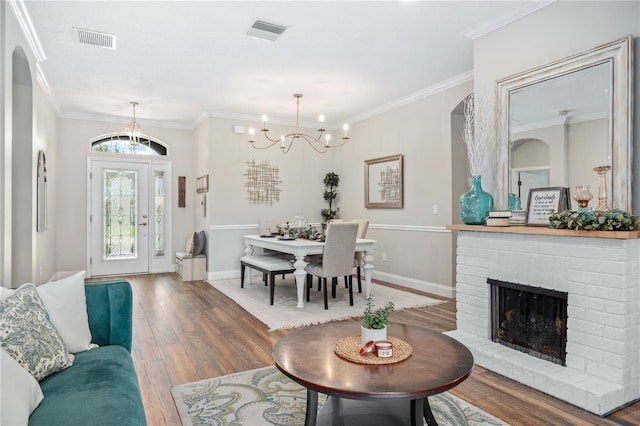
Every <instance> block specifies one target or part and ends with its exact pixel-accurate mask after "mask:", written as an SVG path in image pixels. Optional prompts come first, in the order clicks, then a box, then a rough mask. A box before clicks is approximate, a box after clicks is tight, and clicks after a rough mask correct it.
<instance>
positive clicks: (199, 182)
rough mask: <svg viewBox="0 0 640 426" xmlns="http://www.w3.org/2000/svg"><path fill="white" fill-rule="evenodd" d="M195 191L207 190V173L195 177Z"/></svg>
mask: <svg viewBox="0 0 640 426" xmlns="http://www.w3.org/2000/svg"><path fill="white" fill-rule="evenodd" d="M196 192H197V193H198V194H200V193H203V192H209V175H204V176H200V177H199V178H197V179H196Z"/></svg>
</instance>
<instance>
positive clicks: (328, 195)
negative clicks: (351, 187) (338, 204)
mask: <svg viewBox="0 0 640 426" xmlns="http://www.w3.org/2000/svg"><path fill="white" fill-rule="evenodd" d="M323 182H324V196H323V198H324V200H325V201H327V202H328V203H329V208H328V209H322V210H321V211H320V215H321V216H322V218H323V219H324V221H325V223H326V222H329V221H330V220H331V219H335V217H336V216H337V215H338V210H340V209H338V208H336V209H335V210H333V201H334V200H335V199H336V198H337V197H338V191H336V188H337V187H338V184H339V183H340V176H338V175H337V174H336V173H333V172H329V173H327V174H326V175H325V176H324V180H323Z"/></svg>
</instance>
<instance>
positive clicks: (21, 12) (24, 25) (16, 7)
mask: <svg viewBox="0 0 640 426" xmlns="http://www.w3.org/2000/svg"><path fill="white" fill-rule="evenodd" d="M8 3H9V4H10V5H11V9H13V13H14V14H15V15H16V19H17V20H18V24H19V25H20V28H21V29H22V32H23V33H24V36H25V37H26V38H27V42H28V43H29V47H30V48H31V51H32V52H33V55H34V56H35V57H36V61H38V62H42V61H44V60H45V59H47V55H45V54H44V49H43V48H42V44H40V39H39V38H38V33H36V29H35V28H34V26H33V22H31V16H30V15H29V12H27V8H26V7H25V5H24V2H23V1H22V0H8Z"/></svg>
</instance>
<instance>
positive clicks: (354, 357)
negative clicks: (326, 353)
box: [333, 335, 412, 364]
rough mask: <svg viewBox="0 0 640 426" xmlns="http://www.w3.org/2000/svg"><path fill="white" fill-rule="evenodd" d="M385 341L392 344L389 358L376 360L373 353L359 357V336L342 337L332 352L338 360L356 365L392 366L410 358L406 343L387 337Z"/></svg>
mask: <svg viewBox="0 0 640 426" xmlns="http://www.w3.org/2000/svg"><path fill="white" fill-rule="evenodd" d="M387 340H388V341H390V342H391V343H392V344H393V356H391V357H389V358H378V357H377V356H376V355H375V354H373V353H368V354H365V355H360V348H361V347H362V344H361V342H360V336H359V335H358V336H349V337H343V338H342V339H340V340H338V341H337V342H336V346H335V348H334V350H333V351H334V352H335V353H336V355H338V356H339V357H340V358H344V359H346V360H348V361H352V362H357V363H358V364H394V363H396V362H400V361H404V360H405V359H407V358H409V357H410V356H411V354H412V349H411V345H409V344H408V343H407V342H405V341H404V340H400V339H398V338H395V337H388V338H387Z"/></svg>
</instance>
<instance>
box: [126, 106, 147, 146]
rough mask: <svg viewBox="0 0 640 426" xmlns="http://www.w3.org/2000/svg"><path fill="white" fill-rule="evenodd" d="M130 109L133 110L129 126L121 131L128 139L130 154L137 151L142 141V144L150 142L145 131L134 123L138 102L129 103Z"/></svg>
mask: <svg viewBox="0 0 640 426" xmlns="http://www.w3.org/2000/svg"><path fill="white" fill-rule="evenodd" d="M129 103H130V104H131V107H132V108H133V118H132V119H131V122H130V123H129V125H128V126H127V127H126V128H125V129H124V130H123V133H125V134H126V135H127V136H128V137H129V147H130V149H131V151H132V152H136V151H137V150H138V146H139V144H140V142H141V140H142V142H147V143H149V141H150V140H151V139H150V138H149V135H148V134H146V133H145V131H144V130H143V129H142V127H140V125H139V124H138V122H137V121H136V106H138V105H140V104H139V103H138V102H135V101H131V102H129Z"/></svg>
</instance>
